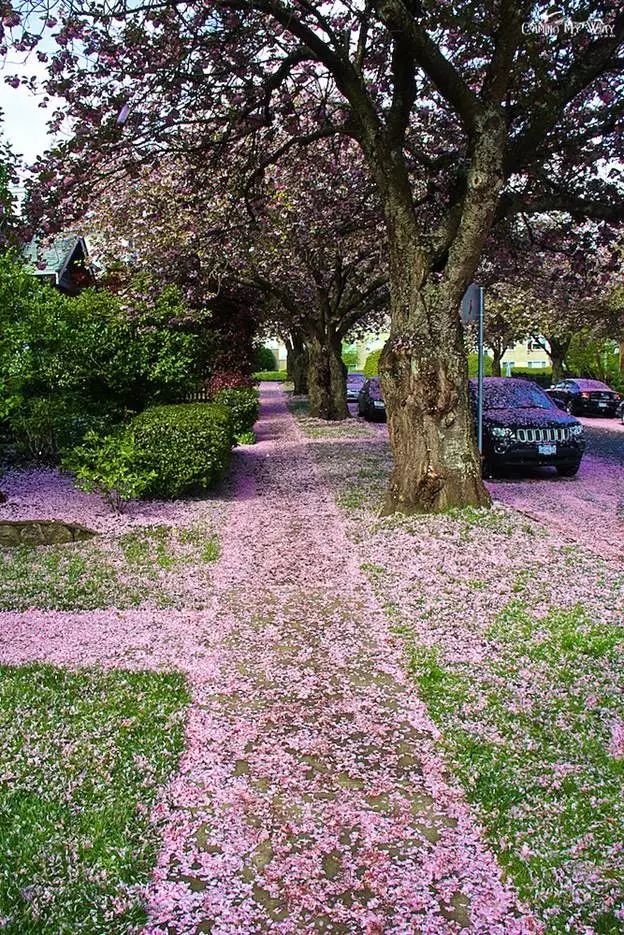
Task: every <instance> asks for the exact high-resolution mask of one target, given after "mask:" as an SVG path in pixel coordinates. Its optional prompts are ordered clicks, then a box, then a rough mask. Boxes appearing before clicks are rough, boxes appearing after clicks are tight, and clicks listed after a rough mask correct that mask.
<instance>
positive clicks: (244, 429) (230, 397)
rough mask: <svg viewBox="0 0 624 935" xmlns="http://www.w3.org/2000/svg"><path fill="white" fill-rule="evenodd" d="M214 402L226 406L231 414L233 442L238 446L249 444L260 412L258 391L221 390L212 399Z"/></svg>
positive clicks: (242, 389)
mask: <svg viewBox="0 0 624 935" xmlns="http://www.w3.org/2000/svg"><path fill="white" fill-rule="evenodd" d="M214 401H215V403H218V404H219V405H222V406H227V408H228V409H229V410H230V412H231V413H232V431H233V433H234V438H235V440H236V441H237V442H238V443H239V444H251V443H252V442H251V439H253V433H252V429H253V427H254V425H255V423H256V421H257V419H258V413H259V411H260V404H259V401H258V391H257V390H255V389H245V388H241V389H232V390H221V392H219V393H217V395H216V396H215V397H214ZM243 438H245V439H246V441H244V440H243Z"/></svg>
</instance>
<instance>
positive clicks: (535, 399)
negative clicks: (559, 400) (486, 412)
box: [483, 381, 554, 409]
mask: <svg viewBox="0 0 624 935" xmlns="http://www.w3.org/2000/svg"><path fill="white" fill-rule="evenodd" d="M483 408H484V409H553V408H554V403H552V402H551V401H550V399H549V398H548V396H546V394H545V393H544V392H543V391H542V390H541V389H540V388H539V386H536V385H535V384H534V383H529V382H526V383H515V382H514V383H507V382H506V381H501V382H500V383H499V382H498V381H496V383H489V384H488V383H486V384H485V386H484V392H483Z"/></svg>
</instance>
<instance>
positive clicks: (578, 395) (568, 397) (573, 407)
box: [547, 378, 622, 418]
mask: <svg viewBox="0 0 624 935" xmlns="http://www.w3.org/2000/svg"><path fill="white" fill-rule="evenodd" d="M547 393H548V395H549V396H550V398H551V399H553V400H554V401H555V403H556V404H557V406H559V408H560V409H565V410H566V411H567V412H569V413H570V415H572V416H586V415H592V416H610V417H611V418H613V416H615V413H616V412H617V408H618V406H619V405H620V400H621V399H622V397H621V396H620V394H619V393H616V392H615V390H612V389H611V387H609V386H607V384H606V383H601V381H600V380H582V379H580V378H579V379H575V380H562V381H561V383H556V384H555V385H554V386H551V387H550V389H549V390H547Z"/></svg>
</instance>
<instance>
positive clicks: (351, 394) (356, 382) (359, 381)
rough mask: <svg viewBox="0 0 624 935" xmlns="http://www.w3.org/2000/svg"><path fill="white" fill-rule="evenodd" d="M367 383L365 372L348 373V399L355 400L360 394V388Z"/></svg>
mask: <svg viewBox="0 0 624 935" xmlns="http://www.w3.org/2000/svg"><path fill="white" fill-rule="evenodd" d="M365 383H366V377H365V376H364V374H363V373H349V374H347V400H348V401H349V402H354V401H355V400H356V399H357V398H358V395H359V392H360V390H361V389H362V387H363V386H364V384H365Z"/></svg>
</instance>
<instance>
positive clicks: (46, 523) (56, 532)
mask: <svg viewBox="0 0 624 935" xmlns="http://www.w3.org/2000/svg"><path fill="white" fill-rule="evenodd" d="M95 535H97V533H96V532H94V531H93V530H92V529H87V528H86V527H85V526H80V525H79V524H78V523H62V522H60V521H59V520H48V519H33V520H19V521H11V520H3V521H2V522H0V548H3V549H15V548H18V547H19V546H20V545H32V546H37V545H62V544H65V543H67V542H79V541H81V540H84V539H92V538H93V537H94V536H95Z"/></svg>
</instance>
